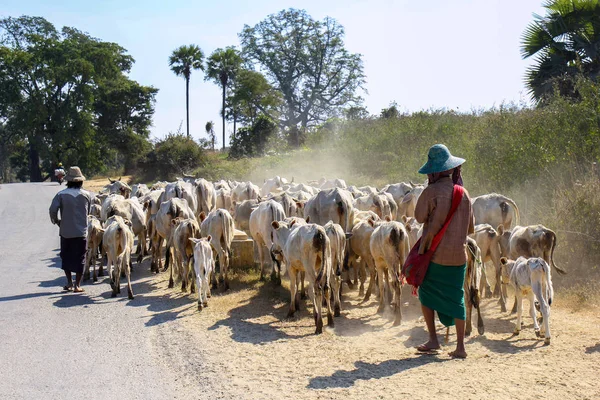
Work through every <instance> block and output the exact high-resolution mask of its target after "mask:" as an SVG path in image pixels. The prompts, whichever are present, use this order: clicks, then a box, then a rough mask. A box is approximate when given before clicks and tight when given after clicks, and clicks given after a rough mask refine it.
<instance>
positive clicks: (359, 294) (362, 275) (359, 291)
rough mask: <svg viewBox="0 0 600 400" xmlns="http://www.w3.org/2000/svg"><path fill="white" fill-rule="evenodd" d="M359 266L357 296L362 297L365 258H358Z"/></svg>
mask: <svg viewBox="0 0 600 400" xmlns="http://www.w3.org/2000/svg"><path fill="white" fill-rule="evenodd" d="M358 268H359V272H358V278H359V280H360V287H359V288H358V296H359V297H362V296H364V295H365V281H366V280H367V261H366V260H362V259H361V260H360V264H359V265H358ZM356 269H357V268H356V264H355V267H354V270H355V271H356Z"/></svg>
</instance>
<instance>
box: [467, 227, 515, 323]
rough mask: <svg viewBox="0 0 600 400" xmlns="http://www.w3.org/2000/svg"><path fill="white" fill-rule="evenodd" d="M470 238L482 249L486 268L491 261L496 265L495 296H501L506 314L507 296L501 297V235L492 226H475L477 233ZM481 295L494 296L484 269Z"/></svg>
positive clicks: (501, 303) (501, 302)
mask: <svg viewBox="0 0 600 400" xmlns="http://www.w3.org/2000/svg"><path fill="white" fill-rule="evenodd" d="M470 237H472V238H473V239H475V242H476V243H477V246H478V247H479V248H480V249H481V255H482V261H483V264H484V266H485V263H486V262H488V261H491V262H492V264H493V265H494V271H495V273H494V276H495V277H496V279H495V280H496V283H495V285H494V292H493V296H500V305H501V307H502V311H503V312H504V311H506V305H505V299H504V296H505V294H503V295H501V286H502V285H501V278H500V273H501V269H502V268H501V267H502V266H501V265H500V257H501V254H500V243H499V241H500V235H498V232H497V231H496V230H495V229H494V228H493V227H492V226H491V225H488V224H480V225H475V232H474V233H472V234H471V235H470ZM480 293H481V295H482V296H483V294H484V293H486V295H487V296H488V297H489V296H492V291H491V290H490V285H489V283H488V279H487V273H486V270H485V268H483V275H482V280H481V287H480Z"/></svg>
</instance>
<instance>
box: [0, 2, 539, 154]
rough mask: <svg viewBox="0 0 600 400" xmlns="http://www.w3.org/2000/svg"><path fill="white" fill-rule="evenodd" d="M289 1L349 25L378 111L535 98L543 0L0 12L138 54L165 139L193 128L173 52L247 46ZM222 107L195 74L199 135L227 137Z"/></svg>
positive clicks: (134, 74)
mask: <svg viewBox="0 0 600 400" xmlns="http://www.w3.org/2000/svg"><path fill="white" fill-rule="evenodd" d="M290 7H293V8H299V9H305V10H306V11H307V12H308V13H309V14H310V15H311V16H312V17H313V18H315V19H319V20H321V19H322V18H324V17H325V16H330V17H333V18H336V19H337V20H338V21H339V22H340V23H341V24H342V25H343V26H344V28H345V30H346V38H345V42H346V47H347V49H348V50H349V51H351V52H354V53H360V54H362V55H363V62H364V68H365V74H366V76H367V85H366V88H367V90H368V95H365V105H366V107H367V109H368V110H369V112H370V113H371V114H378V113H379V111H380V110H381V109H382V108H384V107H387V106H388V105H389V103H390V102H392V101H396V102H397V103H398V105H399V106H400V109H401V110H403V111H409V112H411V111H419V110H424V109H425V110H426V109H429V108H448V109H450V108H452V109H458V110H459V111H469V110H471V109H481V108H490V107H493V106H498V105H500V104H501V103H502V102H511V101H515V102H519V101H527V100H528V97H527V93H526V90H525V88H524V84H523V76H524V73H525V70H526V68H527V66H528V65H529V63H530V62H529V61H524V60H521V57H520V54H519V43H520V37H521V35H522V33H523V31H524V29H525V28H526V26H527V25H528V24H529V23H530V22H531V21H532V20H533V17H532V13H538V14H544V10H543V8H542V0H503V1H500V0H452V1H448V0H430V1H414V0H413V1H405V0H396V1H393V0H387V1H386V0H371V1H357V0H344V1H342V0H305V1H288V0H279V1H274V0H253V1H221V2H217V1H205V0H201V1H196V2H193V1H185V2H178V1H169V2H167V1H138V0H128V1H115V0H101V1H93V2H86V1H79V0H77V1H76V0H71V1H60V0H57V1H47V0H4V1H2V3H1V4H0V17H2V18H4V17H7V16H14V17H17V16H20V15H31V16H41V17H44V18H46V19H47V20H49V21H50V22H52V23H53V24H54V25H55V26H56V27H57V29H60V28H62V27H63V26H72V27H75V28H77V29H79V30H82V31H85V32H87V33H89V34H90V35H92V36H94V37H97V38H100V39H102V40H105V41H111V42H116V43H118V44H119V45H121V46H123V47H124V48H126V49H127V50H128V51H129V54H131V55H132V56H133V57H134V58H135V60H136V63H135V65H134V66H133V69H132V71H131V75H130V76H131V78H132V79H135V80H137V81H138V82H140V83H141V84H144V85H152V86H154V87H156V88H158V89H159V93H158V95H157V97H156V112H155V114H154V124H153V127H152V136H153V137H162V136H164V135H166V134H167V133H168V132H169V131H176V130H177V128H178V127H179V124H180V123H181V122H182V121H183V125H182V129H183V130H184V131H185V83H184V80H183V79H182V78H178V77H176V76H175V75H174V74H173V73H172V72H171V71H170V69H169V65H168V57H169V55H170V54H171V52H172V51H173V50H174V49H175V48H176V47H179V46H180V45H184V44H197V45H199V46H200V48H201V49H202V50H203V51H204V53H205V55H206V56H208V55H210V53H211V52H212V51H213V50H215V49H216V48H219V47H225V46H229V45H236V46H239V39H238V36H237V34H238V33H239V32H240V31H241V30H242V28H243V26H244V24H248V25H251V26H253V25H255V24H256V23H258V22H260V21H261V20H262V19H264V18H265V17H266V16H267V15H269V14H273V13H277V12H279V11H281V10H282V9H285V8H290ZM220 105H221V92H220V89H219V88H218V86H216V85H215V84H213V83H211V82H204V77H203V76H202V72H201V71H194V72H193V73H192V79H191V83H190V132H191V134H192V136H193V137H194V138H200V137H205V132H204V126H205V124H206V122H207V121H209V120H212V121H214V123H215V125H216V127H217V129H216V132H217V137H218V138H219V143H220V142H221V139H220V138H221V122H220V116H219V110H220ZM231 129H232V127H228V131H229V130H231ZM228 133H229V132H228ZM227 141H229V139H227ZM219 147H220V146H219Z"/></svg>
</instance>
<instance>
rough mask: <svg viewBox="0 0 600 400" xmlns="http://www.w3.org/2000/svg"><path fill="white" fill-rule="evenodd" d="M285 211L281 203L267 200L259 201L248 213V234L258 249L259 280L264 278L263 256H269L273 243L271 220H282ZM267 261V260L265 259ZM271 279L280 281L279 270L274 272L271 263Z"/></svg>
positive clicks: (276, 281) (273, 266)
mask: <svg viewBox="0 0 600 400" xmlns="http://www.w3.org/2000/svg"><path fill="white" fill-rule="evenodd" d="M284 219H285V212H284V211H283V207H282V206H281V204H279V203H277V202H275V201H273V200H267V201H265V202H263V203H260V204H259V205H258V207H257V208H256V209H255V210H254V211H252V213H251V214H250V235H251V236H252V239H254V242H255V243H256V247H257V249H258V257H259V260H260V280H261V281H262V280H264V279H265V278H264V272H265V271H264V264H265V261H266V260H265V256H269V254H270V249H271V246H272V245H273V241H272V237H271V231H272V228H271V223H272V222H273V221H283V220H284ZM267 263H268V261H267ZM271 280H273V281H274V282H275V283H281V270H280V269H279V270H278V271H277V272H275V265H273V264H272V268H271Z"/></svg>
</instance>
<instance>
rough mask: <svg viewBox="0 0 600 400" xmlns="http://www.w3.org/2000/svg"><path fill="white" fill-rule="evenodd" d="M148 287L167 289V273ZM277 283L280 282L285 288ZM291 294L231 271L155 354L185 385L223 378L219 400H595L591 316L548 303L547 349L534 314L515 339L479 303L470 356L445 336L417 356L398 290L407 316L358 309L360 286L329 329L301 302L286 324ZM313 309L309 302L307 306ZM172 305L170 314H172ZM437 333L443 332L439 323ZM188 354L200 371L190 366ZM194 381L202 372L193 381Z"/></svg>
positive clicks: (408, 301) (599, 337)
mask: <svg viewBox="0 0 600 400" xmlns="http://www.w3.org/2000/svg"><path fill="white" fill-rule="evenodd" d="M157 279H158V281H157V284H156V287H157V289H158V290H164V291H166V292H169V293H171V294H173V293H174V292H173V290H176V291H177V289H167V288H166V286H167V281H166V279H165V277H164V276H159V277H157ZM285 284H286V282H284V286H285ZM288 296H289V292H288V291H287V289H286V288H285V287H279V288H276V287H274V286H273V285H272V284H271V283H270V282H267V283H264V284H263V283H259V282H257V280H256V279H255V277H253V276H242V277H238V278H237V279H235V280H234V281H233V284H232V290H231V291H230V292H228V293H227V294H217V295H215V296H213V298H211V299H209V307H208V308H206V309H204V310H203V311H201V312H198V311H197V309H196V307H195V301H196V298H195V295H191V296H190V295H187V294H180V293H177V295H176V297H177V298H180V299H182V300H183V299H185V298H188V299H189V302H190V303H191V304H194V306H192V307H187V308H186V309H185V310H182V311H181V312H180V313H179V314H178V316H179V326H180V327H181V329H182V334H183V333H184V332H185V337H186V344H185V346H182V347H180V348H176V347H175V346H169V347H168V348H164V349H163V351H164V352H166V353H168V354H165V355H167V357H166V359H169V360H171V361H170V362H169V365H170V368H174V369H176V370H177V371H178V373H181V374H182V375H183V376H185V378H184V379H185V380H186V381H187V384H190V385H192V384H196V383H200V382H199V381H200V380H201V379H208V380H209V381H214V382H221V386H220V387H221V388H222V390H221V391H220V393H219V396H218V397H221V396H222V397H225V398H227V397H233V396H239V398H253V399H256V398H265V399H266V398H269V399H272V398H302V399H320V398H344V399H364V398H399V397H401V396H402V395H410V397H411V398H414V399H428V398H431V397H435V398H456V397H457V396H459V395H460V396H462V397H465V398H468V399H471V398H472V399H476V398H482V397H484V396H485V397H487V398H495V399H503V398H506V399H508V398H520V399H530V398H531V399H534V398H540V397H541V396H543V398H551V399H552V398H565V397H566V398H590V399H591V398H599V397H600V386H599V385H598V384H597V379H598V368H597V366H598V362H599V361H600V324H599V322H600V318H599V317H598V316H597V314H596V315H595V314H593V313H577V314H573V313H572V312H571V311H570V310H569V309H567V308H560V307H554V308H553V309H552V316H551V324H552V325H551V326H552V344H551V345H550V346H543V340H541V339H538V338H537V337H536V336H535V334H534V332H533V326H532V323H531V319H530V318H529V317H525V319H524V321H525V326H524V328H523V331H522V332H521V334H520V335H519V336H513V335H512V332H513V329H514V321H515V317H514V316H510V315H507V314H503V313H500V311H499V307H498V306H497V304H496V300H495V299H488V300H484V301H483V310H484V323H485V331H486V332H485V334H484V335H482V336H479V335H478V334H477V333H476V330H475V333H474V334H473V335H472V337H470V338H469V339H468V340H467V351H468V353H469V358H468V359H467V360H453V359H451V358H450V357H449V356H448V355H447V352H448V351H450V350H452V349H453V345H454V339H455V337H454V335H451V337H450V343H449V344H448V345H447V346H444V347H443V349H442V351H441V352H440V353H439V354H438V355H421V354H417V352H416V351H415V349H414V347H415V346H416V345H418V344H420V343H422V342H424V341H425V340H426V337H427V335H426V332H425V329H424V323H423V322H422V319H421V318H420V313H419V307H418V301H417V300H416V299H415V298H412V296H411V295H410V293H409V291H408V290H405V293H404V296H403V301H404V302H405V306H404V307H403V312H404V320H403V323H402V325H401V326H399V327H393V326H392V319H391V316H383V317H382V316H379V315H377V314H376V308H377V303H376V301H375V300H371V301H370V302H368V303H366V304H360V299H359V297H358V292H357V291H350V292H347V293H345V294H344V303H343V311H342V316H341V317H340V318H336V319H335V327H334V328H326V329H325V332H324V333H323V334H322V335H320V336H315V335H314V334H313V333H314V322H313V318H312V313H310V312H309V311H307V308H309V307H308V302H306V303H303V306H302V309H301V311H300V312H299V314H297V317H296V318H294V319H286V318H285V316H286V315H287V308H288V301H289V299H288ZM310 308H312V307H310ZM175 311H176V312H178V311H177V310H175ZM440 329H441V330H440V336H441V335H442V334H443V332H445V329H442V327H441V325H440ZM194 354H196V355H198V356H199V357H200V358H202V359H203V360H205V365H206V367H205V369H204V370H202V371H198V370H196V369H195V367H194V362H193V359H194V356H193V355H194ZM201 377H202V378H201Z"/></svg>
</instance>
